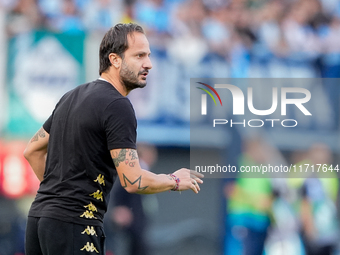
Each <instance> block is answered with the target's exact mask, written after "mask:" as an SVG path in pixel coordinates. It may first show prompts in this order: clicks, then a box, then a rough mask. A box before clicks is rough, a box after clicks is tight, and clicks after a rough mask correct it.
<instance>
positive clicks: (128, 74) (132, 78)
mask: <svg viewBox="0 0 340 255" xmlns="http://www.w3.org/2000/svg"><path fill="white" fill-rule="evenodd" d="M145 72H148V70H147V69H144V70H142V71H140V72H138V74H137V75H136V74H135V73H134V72H133V71H131V70H130V69H129V66H128V65H127V64H126V63H125V62H124V61H123V62H122V69H121V70H120V73H119V76H120V82H121V83H122V84H123V86H124V87H125V88H126V90H127V91H128V92H130V91H131V90H133V89H136V88H144V87H145V86H146V80H142V81H140V80H138V77H139V75H140V74H142V73H145Z"/></svg>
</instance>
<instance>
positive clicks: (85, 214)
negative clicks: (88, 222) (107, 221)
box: [80, 210, 97, 219]
mask: <svg viewBox="0 0 340 255" xmlns="http://www.w3.org/2000/svg"><path fill="white" fill-rule="evenodd" d="M80 217H85V218H86V219H97V217H95V216H94V215H93V212H90V211H87V210H86V212H84V213H83V214H82V215H80Z"/></svg>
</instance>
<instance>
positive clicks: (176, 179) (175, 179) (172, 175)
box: [169, 174, 180, 191]
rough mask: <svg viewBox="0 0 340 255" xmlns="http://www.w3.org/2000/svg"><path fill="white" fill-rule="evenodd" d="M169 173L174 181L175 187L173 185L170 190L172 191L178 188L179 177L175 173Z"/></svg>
mask: <svg viewBox="0 0 340 255" xmlns="http://www.w3.org/2000/svg"><path fill="white" fill-rule="evenodd" d="M169 175H170V176H171V178H172V179H174V181H175V182H176V184H175V187H173V188H172V189H171V190H172V191H178V189H179V182H180V180H179V178H177V177H176V175H174V174H169Z"/></svg>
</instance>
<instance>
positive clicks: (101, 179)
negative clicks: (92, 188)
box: [94, 174, 105, 186]
mask: <svg viewBox="0 0 340 255" xmlns="http://www.w3.org/2000/svg"><path fill="white" fill-rule="evenodd" d="M94 182H98V183H99V184H102V185H103V186H105V180H104V175H102V174H100V175H98V177H97V179H95V180H94Z"/></svg>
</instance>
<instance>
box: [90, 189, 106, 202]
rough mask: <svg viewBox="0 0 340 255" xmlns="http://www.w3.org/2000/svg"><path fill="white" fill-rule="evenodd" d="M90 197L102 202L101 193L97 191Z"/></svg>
mask: <svg viewBox="0 0 340 255" xmlns="http://www.w3.org/2000/svg"><path fill="white" fill-rule="evenodd" d="M90 196H92V197H94V198H96V199H97V200H101V201H102V202H103V191H99V190H97V191H96V192H93V193H92V194H90Z"/></svg>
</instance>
